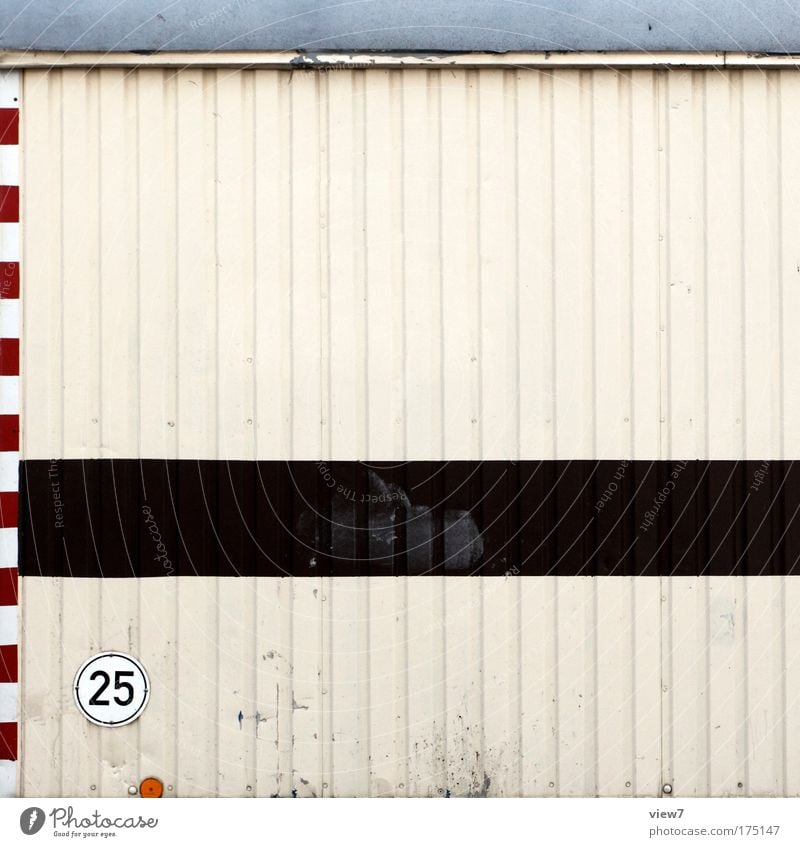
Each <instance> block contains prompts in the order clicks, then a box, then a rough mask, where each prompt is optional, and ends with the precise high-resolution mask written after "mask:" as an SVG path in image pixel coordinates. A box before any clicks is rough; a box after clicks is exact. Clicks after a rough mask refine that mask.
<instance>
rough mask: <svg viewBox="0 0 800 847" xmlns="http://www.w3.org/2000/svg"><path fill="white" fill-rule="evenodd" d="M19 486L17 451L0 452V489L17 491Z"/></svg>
mask: <svg viewBox="0 0 800 847" xmlns="http://www.w3.org/2000/svg"><path fill="white" fill-rule="evenodd" d="M18 488H19V453H17V452H12V451H10V450H9V451H2V452H0V491H17V489H18Z"/></svg>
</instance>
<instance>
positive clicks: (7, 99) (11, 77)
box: [0, 71, 19, 109]
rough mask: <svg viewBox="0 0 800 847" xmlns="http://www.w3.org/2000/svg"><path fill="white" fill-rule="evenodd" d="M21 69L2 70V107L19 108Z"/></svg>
mask: <svg viewBox="0 0 800 847" xmlns="http://www.w3.org/2000/svg"><path fill="white" fill-rule="evenodd" d="M15 98H19V71H2V72H0V109H16V108H19V100H18V99H15Z"/></svg>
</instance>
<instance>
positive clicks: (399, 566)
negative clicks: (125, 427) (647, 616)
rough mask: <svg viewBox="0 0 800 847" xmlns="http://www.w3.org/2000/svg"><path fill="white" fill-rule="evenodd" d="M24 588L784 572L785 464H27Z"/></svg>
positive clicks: (790, 478) (793, 563)
mask: <svg viewBox="0 0 800 847" xmlns="http://www.w3.org/2000/svg"><path fill="white" fill-rule="evenodd" d="M20 484H21V491H20V572H21V575H22V576H38V575H42V576H77V577H163V576H173V575H179V576H191V575H200V576H290V575H293V576H326V575H335V576H365V575H373V576H388V575H395V576H401V575H437V574H438V575H452V576H468V575H483V576H504V575H507V574H511V575H547V574H551V575H560V576H576V575H586V576H591V575H614V576H631V575H645V576H657V575H699V574H717V575H722V574H725V575H729V574H735V575H745V574H791V573H795V572H797V573H800V570H796V568H797V562H798V557H800V517H798V513H799V512H800V463H794V462H778V461H771V462H759V461H748V462H729V461H701V462H664V461H658V462H650V461H627V462H626V461H597V462H595V461H571V462H568V461H542V462H538V461H526V462H404V463H390V462H377V463H370V464H362V463H357V462H329V463H321V462H246V461H236V462H226V461H187V460H180V461H177V460H170V461H164V460H154V459H148V460H142V461H139V460H136V459H126V460H111V459H102V460H91V461H80V460H57V461H56V460H54V461H52V462H50V461H27V462H23V463H22V465H21V468H20Z"/></svg>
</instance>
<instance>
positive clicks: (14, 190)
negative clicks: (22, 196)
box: [0, 185, 19, 224]
mask: <svg viewBox="0 0 800 847" xmlns="http://www.w3.org/2000/svg"><path fill="white" fill-rule="evenodd" d="M18 222H19V186H18V185H0V223H3V224H9V223H11V224H14V223H18Z"/></svg>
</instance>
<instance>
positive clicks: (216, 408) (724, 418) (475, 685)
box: [21, 68, 800, 796]
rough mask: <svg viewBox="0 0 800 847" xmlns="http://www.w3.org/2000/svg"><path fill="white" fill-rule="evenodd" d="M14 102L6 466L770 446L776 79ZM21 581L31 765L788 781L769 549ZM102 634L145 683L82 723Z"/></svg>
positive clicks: (367, 781) (178, 79) (172, 776)
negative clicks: (16, 341) (583, 572)
mask: <svg viewBox="0 0 800 847" xmlns="http://www.w3.org/2000/svg"><path fill="white" fill-rule="evenodd" d="M24 95H25V110H24V112H23V133H24V134H23V161H24V170H23V177H22V182H23V198H24V199H23V202H24V209H23V218H24V220H25V222H26V224H25V233H24V259H25V268H26V271H25V273H26V280H25V286H24V289H25V294H24V324H25V326H24V332H23V338H24V343H23V347H24V353H23V374H24V375H23V424H22V425H23V438H24V441H23V450H24V455H25V457H26V458H45V459H46V458H51V457H58V458H99V457H105V458H115V457H116V458H122V457H150V458H188V459H195V458H211V459H213V458H221V459H225V458H231V459H233V458H236V459H256V458H258V459H265V458H312V459H318V458H323V459H327V458H335V459H376V460H377V459H382V460H387V459H390V460H391V459H396V460H398V461H400V460H404V459H414V458H419V459H429V458H440V457H444V458H448V459H455V458H469V459H489V458H515V457H522V458H565V459H579V458H587V459H596V458H612V459H616V458H638V459H655V458H694V457H697V458H745V457H746V458H754V459H763V458H783V457H786V458H793V457H794V456H795V455H797V453H798V446H800V445H799V444H798V438H797V435H796V431H797V423H798V419H800V399H798V398H800V395H798V394H797V392H795V391H794V390H793V389H792V388H791V386H792V385H794V383H795V382H796V381H797V378H798V375H797V373H796V369H797V368H798V367H800V357H798V356H797V355H796V353H797V352H798V351H797V350H796V349H795V348H796V346H797V344H798V341H797V340H796V338H795V336H796V334H795V333H793V332H792V321H793V319H794V318H795V317H796V316H797V315H798V314H800V309H799V307H800V302H798V298H799V297H800V293H798V292H797V291H795V289H796V287H797V286H796V284H795V279H797V278H800V277H798V276H797V274H798V271H797V268H798V267H800V255H798V250H797V248H796V245H795V243H794V239H793V235H794V233H795V232H796V231H797V228H798V224H800V199H798V197H797V196H796V192H794V191H793V186H794V184H796V181H797V177H798V176H800V144H798V142H800V119H798V117H797V114H798V111H797V109H796V108H794V105H793V104H796V103H797V102H798V100H800V82H798V78H797V76H796V74H795V72H793V71H781V72H777V71H776V72H766V73H765V72H763V71H761V70H758V69H753V70H749V71H744V72H738V71H734V72H722V71H718V70H711V71H686V72H682V71H680V72H679V71H673V72H665V71H658V72H656V71H652V72H651V71H632V72H620V73H617V72H613V71H609V70H597V71H593V70H581V71H579V70H563V71H562V70H557V71H550V72H532V71H526V72H517V71H510V70H482V71H462V70H454V69H449V68H448V69H443V70H441V71H440V70H428V71H423V70H408V71H378V70H372V71H346V70H336V71H332V72H328V73H317V72H295V73H287V72H279V71H243V72H241V71H227V70H219V71H217V70H187V71H180V72H174V71H172V70H158V69H152V70H139V71H123V70H98V71H89V72H84V71H78V70H65V71H47V72H44V71H27V72H26V73H25V89H24ZM799 291H800V290H799ZM22 590H23V597H22V615H23V627H24V633H25V634H24V637H23V642H22V643H23V648H22V649H23V661H24V668H23V674H22V680H23V682H22V685H23V703H22V708H23V713H22V730H23V739H22V748H23V749H22V757H23V758H22V762H21V766H22V776H21V779H22V790H23V791H24V792H26V793H28V794H38V795H43V794H67V795H82V794H92V793H97V794H109V795H113V794H120V793H123V792H124V791H125V790H126V787H127V785H129V784H131V783H134V782H136V780H137V779H138V778H139V777H141V776H144V775H147V774H146V773H145V772H147V773H150V772H153V773H156V774H158V775H163V776H164V777H165V779H166V780H167V781H170V780H171V782H170V784H171V785H173V793H177V794H179V795H182V796H186V795H191V794H199V795H204V794H209V793H220V794H234V795H245V796H246V795H248V794H251V793H252V794H264V795H267V794H272V793H280V794H288V793H291V791H292V789H294V790H296V791H297V792H298V793H299V794H301V795H302V794H305V793H309V792H312V791H313V792H314V793H316V794H338V795H343V794H357V795H364V794H369V793H373V794H375V793H395V794H413V795H420V794H421V795H426V794H437V793H440V792H442V793H446V792H448V791H450V792H451V793H453V794H461V793H483V792H486V793H489V794H520V793H521V794H526V795H544V796H547V795H553V794H562V795H570V794H573V795H583V794H594V793H601V794H654V793H657V792H658V791H659V789H660V786H661V784H662V783H663V782H670V783H673V784H674V786H675V792H676V793H677V794H680V795H684V794H693V793H697V794H706V793H713V794H727V793H730V794H784V793H794V794H796V793H798V792H800V773H798V770H797V765H796V764H793V763H796V762H797V761H800V757H798V755H797V752H798V751H797V750H795V749H794V747H795V746H796V744H797V742H795V741H793V740H792V739H793V738H796V737H797V731H796V730H797V727H798V724H800V709H798V705H797V703H796V701H795V698H794V697H793V695H792V694H791V692H792V691H794V690H796V689H797V684H796V681H797V677H798V673H799V672H800V666H798V663H797V661H795V660H793V659H792V656H794V654H795V653H796V651H795V650H794V649H793V648H792V644H791V638H792V637H793V636H792V635H791V633H792V632H793V631H794V629H795V627H794V626H793V622H794V621H795V620H796V618H797V611H796V610H797V609H798V608H800V596H798V588H797V587H796V586H795V584H794V580H793V578H791V577H758V578H746V579H744V578H735V579H734V578H716V577H715V578H692V579H689V578H664V579H660V580H659V579H657V578H624V577H615V578H608V579H603V578H598V579H594V580H592V579H587V578H577V577H576V578H533V577H531V578H527V577H526V578H517V579H514V578H512V579H508V580H503V579H496V580H489V579H483V578H464V579H460V578H452V577H447V578H426V579H424V580H415V579H413V578H410V579H397V580H393V579H387V580H380V579H374V578H366V577H365V578H353V579H341V580H339V579H336V578H321V579H310V578H309V579H304V578H294V579H285V580H249V579H240V580H214V579H204V578H187V579H184V578H175V579H164V580H148V581H143V582H141V583H136V582H133V581H127V580H125V581H116V580H115V581H113V582H112V581H107V582H102V581H92V580H69V579H64V580H46V579H38V578H26V579H24V580H23V589H22ZM787 640H788V644H787ZM109 646H116V647H127V648H128V649H130V650H131V652H134V653H135V654H136V655H138V656H139V657H140V658H141V659H142V660H143V661H144V663H145V664H146V666H147V667H148V670H149V672H150V675H151V678H152V679H153V683H154V691H153V697H152V700H151V705H150V706H149V708H148V712H147V713H146V715H145V716H144V717H143V718H142V720H140V721H139V722H138V723H137V724H135V725H132V726H130V727H126V728H124V729H121V730H116V731H114V732H113V733H103V732H100V731H98V730H97V729H96V728H95V727H91V726H89V725H87V724H86V722H85V721H84V720H83V719H82V718H80V717H79V716H78V715H77V714H76V713H74V711H73V710H72V708H71V703H70V696H71V695H70V690H69V686H70V682H71V676H72V673H73V672H74V669H75V668H77V666H78V665H79V664H80V662H81V661H82V660H83V658H85V657H86V655H88V654H89V653H91V652H92V651H94V650H96V649H105V648H108V647H109ZM56 680H59V681H60V683H59V684H58V685H56V684H54V681H56ZM239 712H241V713H242V715H243V721H242V723H241V725H240V723H239V721H238V720H237V715H238V713H239ZM88 775H91V777H89V776H88ZM78 778H79V781H76V779H78ZM739 783H741V787H739ZM91 785H95V786H96V788H95V789H94V792H93V791H92V790H91V789H90V786H91ZM248 786H250V789H249V790H248Z"/></svg>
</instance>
